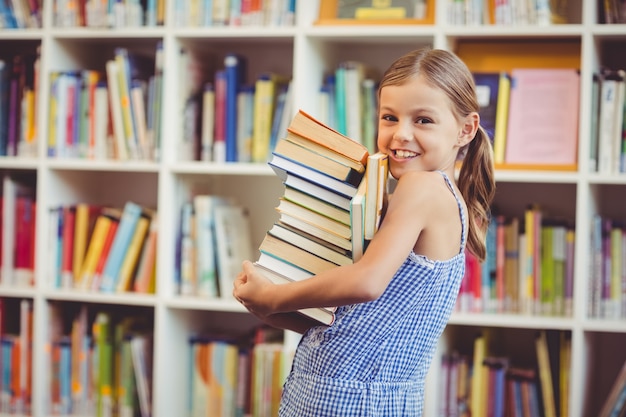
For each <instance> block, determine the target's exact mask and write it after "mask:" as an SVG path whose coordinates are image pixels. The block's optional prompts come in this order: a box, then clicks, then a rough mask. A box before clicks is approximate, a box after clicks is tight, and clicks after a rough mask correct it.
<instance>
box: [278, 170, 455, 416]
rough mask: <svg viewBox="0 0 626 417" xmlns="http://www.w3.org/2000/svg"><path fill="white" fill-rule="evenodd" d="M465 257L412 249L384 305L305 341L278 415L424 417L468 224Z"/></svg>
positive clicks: (351, 312)
mask: <svg viewBox="0 0 626 417" xmlns="http://www.w3.org/2000/svg"><path fill="white" fill-rule="evenodd" d="M442 175H443V177H444V179H445V181H446V182H447V184H448V186H449V187H450V189H451V190H452V193H453V194H454V197H455V198H456V200H457V204H458V206H459V212H460V217H461V222H462V224H463V229H462V234H461V242H460V246H459V253H458V254H457V255H456V256H454V257H453V258H451V259H448V260H445V261H433V260H431V259H428V258H426V257H424V256H422V255H416V254H415V253H413V252H412V251H411V253H409V254H408V256H407V259H406V260H405V261H404V263H403V264H402V266H401V267H400V268H399V269H398V271H397V272H396V274H395V275H394V277H393V279H392V280H391V281H390V283H389V285H388V287H387V289H386V290H385V292H384V293H383V294H382V296H381V297H379V298H378V299H376V300H374V301H371V302H368V303H362V304H355V305H349V306H343V307H340V308H339V309H338V310H337V313H336V320H335V323H334V324H333V325H332V326H330V327H325V326H317V327H313V328H311V329H309V331H308V332H307V333H305V334H304V335H303V337H302V339H301V340H300V343H299V345H298V349H297V350H296V354H295V357H294V360H293V365H292V369H291V373H290V374H289V376H288V377H287V381H286V382H285V385H284V390H283V396H282V400H281V405H280V412H279V415H280V417H331V416H332V417H351V416H354V417H357V416H358V417H365V416H368V417H370V416H380V417H393V416H403V417H410V416H421V414H422V408H423V396H424V380H425V379H426V374H427V372H428V369H429V367H430V363H431V360H432V356H433V353H434V350H435V348H436V345H437V342H438V339H439V337H440V336H441V333H442V332H443V329H444V327H445V326H446V323H447V321H448V318H449V316H450V313H451V311H452V309H453V306H454V303H455V301H456V298H457V293H458V290H459V286H460V283H461V279H462V278H463V274H464V271H465V254H464V249H465V241H466V228H467V225H466V219H465V213H464V210H463V207H462V205H461V201H460V200H459V197H458V196H457V194H456V192H455V189H454V187H452V184H451V182H450V179H449V178H448V177H447V175H446V174H445V173H443V172H442Z"/></svg>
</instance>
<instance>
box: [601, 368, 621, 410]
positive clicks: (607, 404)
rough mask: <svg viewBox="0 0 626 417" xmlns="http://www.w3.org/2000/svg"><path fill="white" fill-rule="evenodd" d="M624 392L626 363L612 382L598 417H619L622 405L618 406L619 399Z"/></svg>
mask: <svg viewBox="0 0 626 417" xmlns="http://www.w3.org/2000/svg"><path fill="white" fill-rule="evenodd" d="M625 391H626V362H624V364H623V365H622V367H621V368H620V370H619V372H618V373H617V376H616V377H615V379H614V380H613V385H612V386H611V389H610V390H609V394H608V395H607V397H606V399H605V400H604V403H603V404H602V408H601V409H600V413H599V414H598V417H613V416H616V415H619V412H620V411H621V407H623V405H624V404H623V402H622V404H619V400H620V397H621V396H623V393H624V392H625Z"/></svg>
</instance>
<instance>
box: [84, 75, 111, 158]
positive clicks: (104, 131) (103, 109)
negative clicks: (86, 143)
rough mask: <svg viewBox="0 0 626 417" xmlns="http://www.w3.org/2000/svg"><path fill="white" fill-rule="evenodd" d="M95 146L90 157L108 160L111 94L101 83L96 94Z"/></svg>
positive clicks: (91, 149)
mask: <svg viewBox="0 0 626 417" xmlns="http://www.w3.org/2000/svg"><path fill="white" fill-rule="evenodd" d="M93 114H94V128H93V129H94V146H93V148H89V150H88V155H89V157H90V158H94V159H106V158H107V156H108V154H107V142H108V141H109V92H108V89H107V86H106V83H103V82H99V83H98V85H97V86H96V91H95V93H94V110H93Z"/></svg>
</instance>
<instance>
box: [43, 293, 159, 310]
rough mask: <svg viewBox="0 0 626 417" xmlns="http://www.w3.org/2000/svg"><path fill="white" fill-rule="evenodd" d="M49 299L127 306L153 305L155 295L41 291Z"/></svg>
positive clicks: (154, 304)
mask: <svg viewBox="0 0 626 417" xmlns="http://www.w3.org/2000/svg"><path fill="white" fill-rule="evenodd" d="M43 295H44V298H45V299H46V300H49V301H52V300H54V301H77V302H81V303H102V304H115V305H128V306H147V307H154V306H156V304H157V297H156V296H155V295H154V294H137V293H130V292H128V293H118V292H115V293H101V292H96V291H80V290H47V291H44V293H43Z"/></svg>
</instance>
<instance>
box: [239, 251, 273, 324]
mask: <svg viewBox="0 0 626 417" xmlns="http://www.w3.org/2000/svg"><path fill="white" fill-rule="evenodd" d="M273 286H274V284H272V282H271V281H270V280H268V279H267V278H265V277H264V276H262V275H261V274H259V273H258V272H257V271H256V270H255V269H254V266H253V265H252V263H251V262H250V261H244V262H243V270H242V271H241V272H240V273H239V275H237V278H235V282H234V289H233V296H234V297H235V299H236V300H237V301H239V302H240V303H241V304H242V305H243V306H244V307H245V308H247V309H248V311H250V312H251V313H252V314H254V315H255V316H257V317H258V318H260V319H261V320H265V319H266V318H267V317H268V316H269V315H271V314H273V313H275V312H274V311H273V310H272V299H271V287H273Z"/></svg>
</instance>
